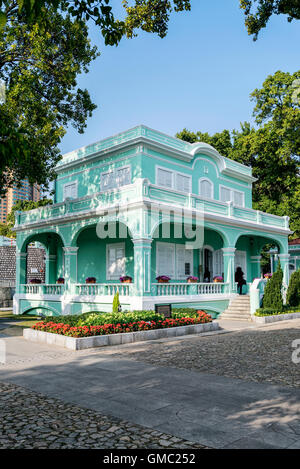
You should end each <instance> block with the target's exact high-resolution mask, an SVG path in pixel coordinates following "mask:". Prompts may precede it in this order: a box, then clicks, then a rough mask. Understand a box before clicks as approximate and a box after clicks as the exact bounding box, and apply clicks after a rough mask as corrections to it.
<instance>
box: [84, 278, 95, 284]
mask: <svg viewBox="0 0 300 469" xmlns="http://www.w3.org/2000/svg"><path fill="white" fill-rule="evenodd" d="M85 283H96V278H95V277H87V278H86V279H85Z"/></svg>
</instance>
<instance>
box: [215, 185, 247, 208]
mask: <svg viewBox="0 0 300 469" xmlns="http://www.w3.org/2000/svg"><path fill="white" fill-rule="evenodd" d="M220 200H221V201H222V202H233V203H234V205H237V206H238V207H244V206H245V198H244V192H241V191H237V190H236V189H230V188H229V187H224V186H220Z"/></svg>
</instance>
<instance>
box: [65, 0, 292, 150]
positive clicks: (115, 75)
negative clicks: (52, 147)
mask: <svg viewBox="0 0 300 469" xmlns="http://www.w3.org/2000/svg"><path fill="white" fill-rule="evenodd" d="M119 3H121V0H115V4H119ZM238 5H239V0H209V1H205V0H192V11H191V12H186V13H174V14H173V15H172V17H171V20H170V24H169V32H168V35H167V37H165V38H164V39H160V38H158V37H157V36H155V35H153V34H146V33H140V34H139V36H138V37H137V38H135V39H131V40H126V39H123V40H122V42H121V43H120V45H119V46H118V47H104V45H103V41H102V40H101V37H100V33H99V32H98V30H97V28H95V27H92V28H91V31H90V33H91V38H92V42H93V43H94V44H96V45H97V46H99V50H100V51H101V56H100V57H98V58H97V59H96V61H95V62H93V64H92V66H91V67H90V72H89V73H88V74H87V75H82V76H81V77H79V80H78V84H79V85H80V87H81V88H87V89H88V90H89V92H90V94H91V97H92V100H93V102H95V103H96V104H97V106H98V108H97V109H96V110H95V111H94V113H93V117H92V118H90V119H89V120H88V122H87V128H86V131H85V133H84V134H81V135H80V134H78V133H77V132H76V131H75V130H74V129H73V128H72V127H70V128H69V129H68V132H67V134H66V135H65V137H64V139H63V141H62V143H61V146H60V148H61V151H62V152H63V153H65V152H68V151H71V150H73V149H76V148H78V147H80V146H83V145H87V144H89V143H92V142H95V141H97V140H100V139H102V138H105V137H108V136H110V135H113V134H115V133H118V132H121V131H123V130H126V129H128V128H131V127H134V126H135V125H137V124H145V125H148V126H150V127H152V128H155V129H157V130H161V131H162V132H165V133H167V134H170V135H174V134H175V133H176V132H177V131H179V130H181V129H183V128H184V127H187V128H188V129H190V130H193V131H197V130H201V131H202V132H209V133H214V132H218V131H222V130H223V129H225V128H227V129H233V128H238V127H239V124H240V122H243V121H245V120H248V121H249V120H250V121H251V119H252V109H253V103H251V102H250V99H249V94H250V93H251V91H253V90H254V89H255V88H257V87H260V86H261V85H262V83H263V81H264V79H265V78H266V77H267V76H268V75H270V74H273V73H274V72H275V71H277V70H282V71H288V72H291V73H293V72H295V71H296V70H299V62H300V61H299V58H300V57H299V55H300V49H299V44H300V22H299V21H298V22H294V23H291V24H289V23H288V22H287V20H286V18H285V17H282V18H281V17H276V18H273V19H272V20H271V21H270V22H269V25H268V27H267V29H265V30H264V31H263V32H262V33H261V35H260V37H259V39H258V40H257V41H256V42H253V40H252V38H251V37H249V36H248V34H247V31H246V29H245V26H244V16H243V12H242V11H241V10H240V9H239V6H238Z"/></svg>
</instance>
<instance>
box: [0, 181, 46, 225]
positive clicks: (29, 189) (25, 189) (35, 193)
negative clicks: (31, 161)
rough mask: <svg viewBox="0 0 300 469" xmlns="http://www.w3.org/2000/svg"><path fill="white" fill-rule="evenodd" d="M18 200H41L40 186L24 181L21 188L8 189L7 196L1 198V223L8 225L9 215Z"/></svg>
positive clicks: (15, 186)
mask: <svg viewBox="0 0 300 469" xmlns="http://www.w3.org/2000/svg"><path fill="white" fill-rule="evenodd" d="M18 200H32V201H33V202H37V201H38V200H40V186H38V185H37V184H34V185H33V186H32V185H30V184H29V182H28V181H27V180H24V181H22V184H21V187H17V185H14V186H13V187H10V188H9V189H7V192H6V195H5V197H3V198H0V223H6V220H7V215H8V214H9V213H10V212H11V209H12V207H13V206H14V205H15V204H16V202H17V201H18Z"/></svg>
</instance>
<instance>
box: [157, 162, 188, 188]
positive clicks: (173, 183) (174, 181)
mask: <svg viewBox="0 0 300 469" xmlns="http://www.w3.org/2000/svg"><path fill="white" fill-rule="evenodd" d="M156 184H157V185H158V186H162V187H167V188H169V189H176V190H177V191H182V192H191V191H192V177H191V176H189V175H187V174H183V173H178V172H177V171H172V170H169V169H166V168H160V167H157V168H156Z"/></svg>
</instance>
